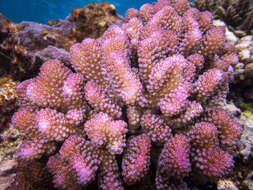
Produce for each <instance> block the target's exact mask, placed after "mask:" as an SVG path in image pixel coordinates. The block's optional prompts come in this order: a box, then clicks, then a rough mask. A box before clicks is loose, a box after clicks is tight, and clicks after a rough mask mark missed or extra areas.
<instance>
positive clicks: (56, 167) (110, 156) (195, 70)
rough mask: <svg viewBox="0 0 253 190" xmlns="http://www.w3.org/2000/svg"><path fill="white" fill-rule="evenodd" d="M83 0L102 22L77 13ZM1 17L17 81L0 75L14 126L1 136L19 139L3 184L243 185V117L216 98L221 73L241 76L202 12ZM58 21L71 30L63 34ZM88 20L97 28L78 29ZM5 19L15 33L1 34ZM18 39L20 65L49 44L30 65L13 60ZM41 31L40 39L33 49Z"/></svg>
mask: <svg viewBox="0 0 253 190" xmlns="http://www.w3.org/2000/svg"><path fill="white" fill-rule="evenodd" d="M100 6H101V7H100ZM94 7H96V8H97V7H100V8H97V10H98V11H97V12H98V13H99V12H100V11H101V12H100V13H101V15H104V13H108V12H109V13H108V14H106V18H105V19H104V20H105V21H104V22H103V21H101V19H99V18H98V17H97V16H98V15H95V16H94V15H93V17H92V18H95V19H94V20H93V22H92V23H93V25H92V24H90V23H89V24H87V23H86V22H80V18H83V16H80V15H87V14H88V15H90V14H91V15H92V14H93V11H90V10H92V9H94ZM97 12H96V13H97ZM102 18H103V17H102ZM108 18H109V19H108ZM2 22H3V23H8V24H4V25H3V26H4V27H2V28H3V30H2V31H3V32H2V33H3V37H4V38H3V39H4V40H3V41H2V42H4V43H3V44H9V45H10V46H8V47H9V49H8V48H7V49H4V50H3V52H4V53H5V54H3V57H4V58H6V57H7V59H8V58H9V59H8V61H6V63H7V64H9V65H10V66H11V65H16V66H14V67H13V66H11V67H7V68H8V69H9V68H11V70H6V69H3V76H8V77H9V78H14V79H19V80H20V81H22V82H21V83H19V82H16V83H15V82H14V81H13V80H9V79H8V77H7V79H8V80H7V79H6V80H4V81H8V82H5V83H3V84H10V86H11V85H12V84H13V85H12V86H13V87H12V88H10V89H13V93H12V94H13V95H12V96H13V98H12V99H11V98H10V99H11V101H14V102H16V103H15V104H14V103H12V102H11V101H7V102H9V103H10V105H14V106H13V107H12V108H10V110H9V111H7V110H6V112H5V113H6V114H7V115H10V114H11V113H12V112H13V109H16V107H19V108H18V110H17V111H16V112H15V113H14V114H13V116H12V118H11V124H10V123H9V122H7V123H9V124H10V125H11V128H10V130H17V131H18V135H17V136H16V137H14V139H12V138H13V135H10V134H9V136H8V135H2V137H4V138H3V139H4V141H3V142H6V141H9V140H10V139H12V141H13V142H16V139H20V140H19V141H18V142H19V144H18V145H17V146H18V147H19V148H18V149H16V150H15V151H17V153H15V154H14V155H15V156H17V160H16V157H15V156H14V157H13V158H15V160H13V162H10V163H11V164H13V165H16V168H10V169H8V168H6V169H5V170H3V172H2V173H3V174H1V175H5V176H6V175H7V174H8V173H10V174H11V175H13V174H12V173H13V171H14V172H15V174H14V176H12V178H11V179H12V180H11V181H10V183H11V186H9V187H8V189H13V190H14V189H38V188H40V189H53V188H56V189H193V188H198V189H208V188H215V187H216V184H217V188H219V189H221V188H225V187H226V188H232V187H234V188H235V189H236V188H237V187H238V188H240V189H241V188H249V189H250V185H251V182H250V178H251V177H250V173H249V172H248V171H249V170H250V169H251V167H248V166H247V165H248V163H250V160H251V147H250V145H251V144H252V140H251V139H250V137H249V136H250V134H249V133H248V132H247V129H249V128H250V126H251V123H246V119H245V117H244V116H243V114H242V113H241V112H240V110H238V108H236V107H233V106H232V105H231V104H227V94H228V90H229V83H230V82H234V83H237V84H240V81H244V79H243V78H242V77H241V78H240V77H239V80H238V79H237V76H238V75H235V72H234V70H235V68H236V66H237V65H238V61H239V60H240V56H239V57H238V56H237V53H238V50H237V49H236V46H234V45H235V44H236V43H237V42H236V43H234V44H233V43H231V42H230V39H231V38H229V37H228V35H227V29H226V25H219V24H215V22H213V15H212V14H211V13H210V12H208V11H203V12H201V11H199V10H198V9H196V8H192V7H191V6H190V3H189V2H188V1H186V0H178V1H167V0H160V1H158V2H155V3H153V4H144V5H143V6H142V7H141V8H140V10H136V9H133V8H131V9H129V10H128V11H127V12H126V15H125V18H124V19H123V18H121V17H119V16H118V15H117V13H116V11H115V8H114V6H112V5H110V4H107V3H102V4H98V3H93V4H91V5H87V6H86V7H84V8H82V9H75V10H73V11H72V13H71V16H70V17H68V18H67V19H66V20H56V21H50V22H49V25H38V24H36V23H27V25H26V24H25V25H24V26H25V27H23V28H22V29H19V28H18V27H17V26H19V25H21V24H22V23H20V24H13V23H12V22H10V21H9V20H8V19H6V18H4V17H3V18H2ZM72 22H73V23H72ZM66 23H67V24H66ZM70 23H72V25H71V26H70V25H69V24H70ZM101 23H102V24H101ZM64 24H66V25H64ZM6 26H8V27H9V28H8V29H6ZM41 26H42V28H44V27H46V28H47V30H46V31H43V32H42V33H43V34H45V35H46V37H43V38H41V36H40V35H41V30H40V29H41ZM68 26H70V27H69V28H68ZM88 26H89V27H88ZM61 27H62V28H65V27H66V28H68V30H67V31H68V32H70V31H71V32H70V33H68V32H67V33H65V34H66V36H64V32H62V31H60V30H57V29H59V28H61ZM96 27H99V28H100V27H101V31H102V32H98V33H97V31H96V32H95V33H94V34H90V32H91V31H93V30H92V29H93V28H96ZM10 28H14V30H17V31H18V32H17V33H16V34H15V37H13V38H11V37H12V35H13V34H12V33H11V34H9V29H10ZM17 28H18V29H17ZM31 28H32V29H36V30H35V31H36V32H31V33H29V32H28V31H33V30H30V29H31ZM38 28H39V30H37V29H38ZM6 31H7V32H6ZM38 31H39V32H38ZM6 33H7V35H10V36H9V37H6ZM33 33H34V34H36V35H31V34H33ZM17 34H20V35H17ZM27 34H30V35H29V36H32V37H33V38H34V39H33V38H29V37H28V36H27ZM37 34H39V35H37ZM52 34H53V36H54V37H55V41H54V42H52V41H51V40H49V41H47V40H48V38H49V37H50V36H51V35H52ZM60 34H63V36H64V38H62V37H60V36H61V35H60ZM24 36H26V37H24ZM20 38H23V39H24V41H22V42H20V43H22V44H23V45H22V47H23V48H24V49H25V50H24V49H23V50H22V52H23V54H24V55H25V54H26V55H28V54H29V52H33V50H34V52H33V53H31V54H30V59H28V60H27V63H31V60H32V59H34V57H35V56H34V53H35V54H36V56H37V55H38V53H41V52H42V51H44V50H45V49H47V48H51V49H47V51H48V54H44V56H38V57H42V58H41V59H39V61H38V62H37V64H38V65H37V66H35V67H32V71H33V74H30V72H31V71H30V70H25V69H21V68H20V65H21V66H22V64H23V63H22V61H20V62H16V63H15V62H13V60H14V61H17V60H18V59H15V56H16V54H15V53H16V51H13V49H15V48H17V47H15V45H14V48H13V45H12V46H11V41H12V40H13V41H15V40H16V41H15V42H18V41H19V39H20ZM83 38H84V39H83ZM10 39H12V40H10ZM41 39H43V40H42V41H44V40H46V42H47V43H45V44H44V45H43V43H42V45H38V47H39V50H36V47H37V43H38V44H40V42H41ZM36 40H37V41H36ZM51 42H52V44H51ZM66 42H68V43H66ZM13 44H15V43H13ZM63 44H64V47H63ZM29 45H30V47H29ZM6 47H7V46H6ZM10 47H11V48H10ZM29 48H30V49H29ZM60 48H62V49H60ZM69 48H70V50H69V52H68V49H69ZM21 49H22V48H21ZM59 49H60V50H61V53H59V54H55V52H59V51H58V50H59ZM5 50H9V51H5ZM6 52H8V53H9V54H6ZM24 52H26V53H24ZM62 52H64V53H62ZM63 55H64V56H63ZM17 57H18V56H17ZM28 57H29V56H28ZM63 57H65V58H64V59H63ZM19 60H22V59H19ZM42 62H44V63H43V64H42ZM41 64H42V65H41ZM40 65H41V67H40V70H39V72H38V68H39V66H40ZM24 68H26V66H24ZM12 71H15V75H13V72H12ZM17 73H19V74H17ZM242 75H243V76H244V73H243V74H242V73H241V76H242ZM249 76H250V75H249ZM249 76H248V75H246V78H250V77H249ZM15 77H20V78H15ZM31 77H32V78H31ZM24 79H26V80H24ZM23 80H24V81H23ZM235 81H236V82H235ZM16 86H17V87H16ZM7 89H8V88H7ZM6 91H7V92H8V90H6ZM12 96H10V97H12ZM3 97H5V98H6V97H7V96H3ZM229 98H230V100H231V99H233V97H232V96H231V97H229ZM15 100H16V101H15ZM3 105H7V104H3ZM231 106H232V107H231ZM245 107H246V106H244V108H245ZM247 108H248V107H247ZM235 116H237V118H234V117H235ZM239 117H240V119H238V118H239ZM236 120H237V121H236ZM239 123H240V124H243V125H244V132H243V125H240V124H239ZM13 127H14V128H13ZM10 130H9V131H10ZM9 131H8V133H9ZM245 131H246V133H245ZM14 136H15V135H14ZM15 138H16V139H15ZM245 142H246V143H245ZM3 144H4V143H3ZM247 145H249V146H247ZM7 147H8V146H7ZM200 175H201V178H199V176H200ZM8 179H9V178H8ZM242 180H244V181H243V182H242ZM53 186H54V187H53ZM236 186H237V187H236Z"/></svg>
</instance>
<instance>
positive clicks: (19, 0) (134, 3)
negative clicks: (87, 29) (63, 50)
mask: <svg viewBox="0 0 253 190" xmlns="http://www.w3.org/2000/svg"><path fill="white" fill-rule="evenodd" d="M91 2H93V1H92V0H0V12H1V13H2V14H3V15H5V16H6V17H7V18H9V19H10V20H12V21H13V22H21V21H35V22H39V23H47V21H48V20H52V19H57V18H61V19H64V18H65V17H66V16H68V15H69V13H70V11H71V10H72V9H73V8H78V7H82V6H84V5H86V4H88V3H91ZM97 2H101V1H97ZM107 2H109V3H112V4H114V5H115V6H116V9H117V12H118V13H119V14H120V15H122V16H123V15H124V14H125V11H126V10H127V9H128V8H131V7H133V8H137V9H139V8H140V7H141V5H142V4H144V3H152V2H154V0H118V1H117V0H114V1H113V0H107Z"/></svg>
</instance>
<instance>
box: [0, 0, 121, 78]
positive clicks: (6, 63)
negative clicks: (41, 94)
mask: <svg viewBox="0 0 253 190" xmlns="http://www.w3.org/2000/svg"><path fill="white" fill-rule="evenodd" d="M122 22H123V18H122V17H120V16H119V15H118V14H117V12H116V9H115V7H114V6H113V5H112V4H109V3H107V2H102V3H96V2H94V3H91V4H88V5H86V6H84V7H82V8H78V9H73V10H72V12H71V15H70V16H68V17H67V18H66V19H65V20H61V19H58V20H53V21H49V22H48V25H47V24H39V23H35V22H21V23H17V24H15V23H13V22H11V21H10V20H8V19H7V18H5V17H4V16H2V15H0V42H1V45H0V61H1V66H0V67H1V68H0V74H1V75H3V74H10V75H11V76H12V77H13V79H15V80H23V79H26V78H28V77H30V76H31V74H36V72H37V71H38V69H39V67H40V66H41V64H42V63H43V62H44V61H47V60H49V59H52V58H57V59H60V60H62V61H63V62H68V58H67V57H68V53H67V51H68V50H69V47H70V46H71V45H72V44H74V43H76V42H80V41H81V40H82V39H83V38H85V37H93V38H97V37H99V36H100V35H101V34H102V33H103V32H104V31H105V30H106V29H107V28H108V26H110V25H111V24H112V23H115V24H120V23H122ZM45 48H46V50H44V49H45ZM47 48H48V49H47ZM49 51H51V53H49Z"/></svg>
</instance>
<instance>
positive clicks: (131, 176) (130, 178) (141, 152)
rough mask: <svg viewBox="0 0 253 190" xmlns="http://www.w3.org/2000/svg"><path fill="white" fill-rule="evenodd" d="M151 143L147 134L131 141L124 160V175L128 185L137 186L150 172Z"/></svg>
mask: <svg viewBox="0 0 253 190" xmlns="http://www.w3.org/2000/svg"><path fill="white" fill-rule="evenodd" d="M150 146H151V141H150V139H149V137H148V136H147V135H146V134H142V135H139V136H137V137H133V138H131V139H129V142H128V146H127V149H126V152H125V153H124V155H123V160H122V170H123V171H122V175H123V178H124V181H125V183H126V184H135V183H136V182H137V181H139V180H140V179H141V178H142V177H143V176H145V175H146V174H147V172H148V169H149V165H150Z"/></svg>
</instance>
